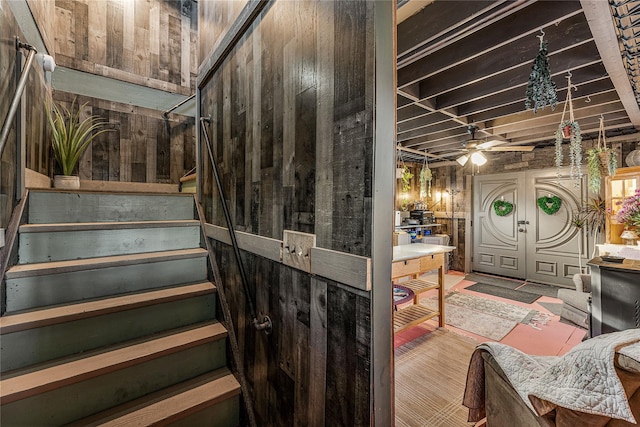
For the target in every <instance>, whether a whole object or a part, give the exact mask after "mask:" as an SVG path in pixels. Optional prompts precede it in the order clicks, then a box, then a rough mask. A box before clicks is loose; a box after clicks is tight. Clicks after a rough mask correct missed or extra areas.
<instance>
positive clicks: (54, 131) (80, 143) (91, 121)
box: [46, 99, 112, 176]
mask: <svg viewBox="0 0 640 427" xmlns="http://www.w3.org/2000/svg"><path fill="white" fill-rule="evenodd" d="M75 104H76V100H75V99H74V100H73V102H72V103H71V109H70V110H69V109H67V108H66V107H64V106H57V105H56V104H55V103H53V102H51V103H50V107H49V108H47V109H46V110H47V118H48V120H49V125H51V144H52V146H53V155H54V156H55V158H56V161H57V162H58V164H59V165H60V168H61V169H62V174H63V175H67V176H68V175H71V174H73V171H74V169H75V167H76V165H77V164H78V161H80V157H81V156H82V153H84V151H85V150H86V149H87V147H89V144H91V142H92V141H93V140H94V138H95V137H97V136H98V135H100V134H101V133H104V132H109V131H110V130H112V129H102V130H99V129H100V128H101V127H103V126H104V125H106V124H107V122H105V121H103V120H101V119H100V118H99V117H98V116H89V117H86V118H85V119H83V120H80V111H81V110H82V109H83V108H85V107H86V105H87V103H84V104H82V105H80V106H79V107H78V108H77V109H75V108H74V107H75Z"/></svg>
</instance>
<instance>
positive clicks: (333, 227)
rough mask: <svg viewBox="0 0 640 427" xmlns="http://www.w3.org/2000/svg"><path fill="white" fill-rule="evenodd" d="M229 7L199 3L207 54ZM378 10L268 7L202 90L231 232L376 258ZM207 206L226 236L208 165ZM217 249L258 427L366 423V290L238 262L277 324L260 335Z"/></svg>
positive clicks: (263, 310) (224, 252)
mask: <svg viewBox="0 0 640 427" xmlns="http://www.w3.org/2000/svg"><path fill="white" fill-rule="evenodd" d="M222 3H224V4H221V5H220V8H218V7H217V6H218V2H209V4H208V5H207V6H206V7H205V5H200V10H201V13H200V16H199V26H200V28H201V29H203V31H202V32H201V33H200V34H201V45H205V46H213V45H214V44H215V42H216V40H219V38H220V37H223V36H224V33H220V34H218V36H217V37H218V38H217V39H215V35H213V33H207V31H205V30H204V29H205V28H210V25H208V23H209V22H211V23H223V24H225V25H226V26H225V28H228V27H229V24H230V22H231V21H227V20H225V18H224V13H225V12H229V10H228V9H227V8H228V4H226V2H222ZM373 7H374V4H373V2H367V1H349V2H326V1H296V2H288V1H275V2H272V3H270V4H269V5H268V6H267V8H266V9H265V10H263V11H262V13H261V16H260V17H259V19H258V20H257V21H256V22H255V23H254V24H253V25H252V26H251V28H250V29H249V30H248V31H247V33H246V34H245V35H244V36H243V37H242V38H241V40H240V41H239V42H238V43H237V45H236V46H235V47H234V48H233V50H232V52H231V53H230V54H229V55H228V56H227V58H226V59H225V61H224V63H223V64H222V65H221V66H220V67H219V68H218V69H217V70H215V71H214V72H213V74H212V76H211V78H210V79H209V80H208V81H206V82H203V84H202V85H201V105H200V106H201V111H202V115H203V116H211V118H212V121H211V127H210V130H209V133H208V134H209V136H210V137H211V139H212V142H213V152H214V154H215V156H216V157H217V162H218V165H219V167H220V169H221V174H222V177H223V186H224V189H225V192H226V195H227V199H228V201H229V204H230V211H231V215H232V217H233V221H234V224H235V228H236V229H238V230H241V231H246V232H250V233H253V234H257V235H260V236H266V237H272V238H275V239H282V233H283V230H287V229H293V230H298V231H303V232H309V233H314V234H316V236H317V245H318V246H320V247H324V248H329V249H334V250H338V251H342V252H348V253H353V254H358V255H362V256H370V255H371V237H370V236H371V232H372V227H371V217H372V211H371V196H372V195H371V191H372V190H371V182H372V173H373V171H372V161H373V147H372V146H373V136H372V135H373V106H372V103H373V88H374V80H373V63H372V60H373V41H372V39H371V37H372V34H373ZM205 12H206V13H205ZM234 12H237V10H234ZM205 34H207V36H205ZM205 37H214V39H213V40H204V38H205ZM205 59H206V58H205ZM204 62H205V63H206V61H204ZM202 71H203V70H201V72H202ZM205 71H206V70H205ZM203 140H204V138H203ZM202 152H203V153H206V152H207V151H206V147H204V146H203V150H202ZM203 203H204V205H205V210H206V215H207V220H208V222H211V223H214V224H216V225H222V226H226V223H225V222H224V217H223V214H222V210H221V206H220V202H219V196H218V194H217V192H216V191H215V184H214V183H213V181H212V172H211V166H210V165H209V163H208V161H205V162H203ZM214 247H215V251H216V258H217V262H218V264H219V266H220V270H221V274H222V277H223V283H222V284H220V285H221V286H224V288H225V289H226V292H227V298H228V300H229V303H230V305H231V311H232V316H233V318H234V325H235V327H236V329H237V336H238V341H239V346H240V350H241V353H242V355H243V358H244V366H245V369H246V374H247V376H248V380H249V382H250V384H251V387H252V391H253V397H254V400H255V409H256V413H257V418H258V425H261V426H281V425H309V426H324V425H330V426H334V425H335V426H342V425H344V426H361V425H369V424H370V421H371V419H370V399H371V390H370V380H371V379H370V372H369V371H370V351H371V348H370V344H371V336H370V335H371V318H370V313H371V309H370V303H371V300H370V293H368V292H362V291H357V290H355V289H353V288H350V287H349V286H346V285H343V284H339V283H335V282H332V281H330V280H325V279H324V278H321V277H319V276H312V275H309V274H307V273H304V272H301V271H299V270H295V269H291V268H289V267H286V266H284V265H282V264H280V263H277V262H273V261H270V260H267V259H265V258H262V257H259V256H256V255H253V254H251V253H243V254H244V255H243V256H244V259H245V265H246V266H247V269H248V276H249V278H250V279H249V280H250V281H251V284H250V286H251V288H252V295H253V296H254V297H255V301H256V307H257V310H258V312H259V317H260V315H262V314H269V315H270V316H271V319H272V321H273V323H274V332H273V334H272V335H270V336H264V335H263V334H261V333H258V334H257V333H255V332H254V331H253V330H252V328H251V327H250V325H249V319H248V314H247V310H246V303H245V296H244V294H243V291H242V290H241V283H240V282H239V274H238V271H237V266H236V263H235V260H234V259H233V252H232V250H231V248H230V247H229V246H227V245H224V244H222V243H220V242H214Z"/></svg>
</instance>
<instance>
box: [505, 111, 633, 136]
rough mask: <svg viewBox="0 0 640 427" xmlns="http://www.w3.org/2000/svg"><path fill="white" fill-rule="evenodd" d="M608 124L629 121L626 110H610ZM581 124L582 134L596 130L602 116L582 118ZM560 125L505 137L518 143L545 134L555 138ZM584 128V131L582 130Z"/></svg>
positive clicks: (533, 129) (523, 131)
mask: <svg viewBox="0 0 640 427" xmlns="http://www.w3.org/2000/svg"><path fill="white" fill-rule="evenodd" d="M620 105H621V104H620ZM606 120H607V123H612V122H614V121H616V120H625V121H626V122H628V121H629V117H628V116H627V114H626V113H625V111H624V108H620V109H618V110H610V111H608V112H607V114H606ZM579 123H580V131H581V133H587V132H588V129H590V128H592V127H593V126H596V128H597V127H598V126H599V125H600V115H599V114H598V115H593V116H588V117H582V118H581V119H580V120H579ZM558 125H559V123H550V124H548V125H545V126H539V127H535V128H527V129H521V130H514V131H513V132H509V133H507V134H506V135H505V137H506V138H507V139H508V140H509V141H511V142H514V141H517V140H519V139H523V138H532V137H539V136H540V137H541V136H542V135H543V134H545V135H546V136H547V138H553V137H554V135H555V133H556V130H558ZM583 127H584V130H583V129H582V128H583Z"/></svg>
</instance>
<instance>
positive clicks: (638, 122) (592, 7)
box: [580, 0, 640, 129]
mask: <svg viewBox="0 0 640 427" xmlns="http://www.w3.org/2000/svg"><path fill="white" fill-rule="evenodd" d="M580 3H581V4H582V8H583V10H584V14H585V16H586V18H587V22H588V24H589V27H590V28H591V32H592V33H593V37H594V39H595V42H596V46H597V48H598V51H599V52H600V56H601V57H602V62H603V63H604V66H605V68H606V69H607V72H608V73H609V76H611V81H612V82H613V85H614V86H615V87H616V90H617V91H618V95H619V96H620V100H621V101H622V104H623V105H624V107H625V109H626V110H627V114H628V115H629V119H630V120H631V123H633V125H634V126H635V127H636V128H637V129H640V108H638V102H637V101H636V98H635V96H634V93H633V89H632V87H631V83H630V82H629V76H628V74H627V71H626V70H625V67H624V64H623V63H622V59H621V56H620V49H619V46H618V39H617V36H616V32H615V29H614V26H613V21H612V19H611V9H610V7H609V2H604V1H599V0H580Z"/></svg>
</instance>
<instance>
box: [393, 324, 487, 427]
mask: <svg viewBox="0 0 640 427" xmlns="http://www.w3.org/2000/svg"><path fill="white" fill-rule="evenodd" d="M477 344H478V343H477V341H475V340H473V339H471V338H467V337H463V336H461V335H458V334H456V333H454V332H450V331H447V330H446V329H437V330H434V331H433V332H431V333H428V334H426V335H422V336H420V337H418V338H416V339H415V340H413V341H410V342H408V343H406V344H404V345H402V346H400V347H398V348H397V349H396V363H395V380H396V381H395V385H396V390H395V392H396V398H395V401H396V426H397V427H401V426H402V427H405V426H406V427H408V426H411V427H426V426H429V427H438V426H451V427H457V426H466V425H470V424H469V423H467V422H466V421H467V410H466V408H465V407H463V406H462V403H461V402H462V394H463V392H464V385H465V380H466V377H467V366H468V365H469V360H470V358H471V353H473V350H474V348H475V346H476V345H477Z"/></svg>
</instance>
